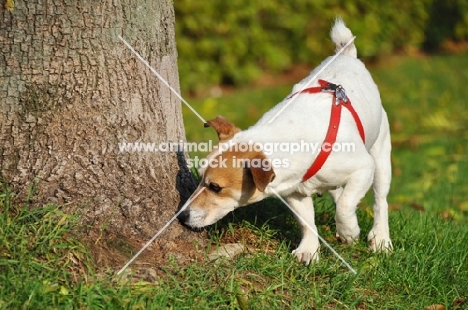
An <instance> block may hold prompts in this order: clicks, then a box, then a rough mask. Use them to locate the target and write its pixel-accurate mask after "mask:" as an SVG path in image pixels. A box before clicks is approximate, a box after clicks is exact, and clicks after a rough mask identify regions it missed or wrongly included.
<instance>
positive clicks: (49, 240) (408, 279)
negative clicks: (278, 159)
mask: <svg viewBox="0 0 468 310" xmlns="http://www.w3.org/2000/svg"><path fill="white" fill-rule="evenodd" d="M466 68H468V56H434V57H418V58H409V57H403V58H394V59H391V60H389V61H388V62H387V63H385V64H383V65H380V66H379V67H376V68H373V69H372V70H371V71H372V73H373V76H374V78H375V81H376V83H377V84H378V85H379V88H380V90H381V96H382V99H383V103H384V105H385V107H386V109H387V111H388V114H389V118H390V123H391V127H392V140H393V158H392V160H393V182H392V190H391V193H390V196H389V203H390V206H391V212H390V231H391V236H392V239H393V243H394V247H395V250H394V252H393V253H391V254H388V255H384V254H377V255H376V254H373V253H370V252H369V251H368V249H367V245H366V241H365V239H366V234H367V232H368V231H369V229H370V228H371V226H372V212H371V205H372V195H371V194H369V195H368V196H367V197H366V198H365V199H363V201H362V202H361V204H360V206H359V210H358V216H359V220H360V223H361V230H362V236H361V240H360V241H359V242H358V243H357V244H356V245H355V246H353V247H349V246H345V245H343V244H340V243H339V242H338V241H337V240H336V238H335V237H334V230H335V226H334V221H333V217H334V205H333V202H332V200H331V198H330V197H329V196H328V195H324V196H323V197H322V198H318V197H314V199H315V204H316V209H317V212H316V220H317V226H318V229H319V233H320V234H321V236H323V237H324V238H325V239H326V240H327V241H328V242H329V243H330V244H331V245H332V246H333V247H334V248H335V250H336V251H337V252H338V253H340V255H342V256H343V257H344V258H345V259H346V260H347V261H348V262H349V263H350V264H351V265H352V266H353V268H354V269H356V270H357V275H354V274H353V273H351V272H349V271H348V269H347V268H346V267H345V266H343V265H342V264H341V262H340V261H339V260H338V259H337V258H336V257H335V256H334V255H333V254H332V253H331V252H330V251H328V250H327V249H326V248H325V247H322V254H321V260H320V262H319V263H318V264H316V265H311V266H303V265H301V264H299V263H297V262H296V260H295V258H294V257H293V256H292V255H290V252H291V250H292V249H294V248H295V246H297V244H298V242H299V241H300V232H299V229H298V227H297V225H296V223H295V220H294V218H293V216H292V215H291V213H290V212H289V210H288V209H287V208H286V207H285V206H283V205H282V204H281V203H280V202H279V201H278V200H276V199H268V200H266V201H263V202H261V203H258V204H257V205H256V206H250V207H246V208H242V209H238V210H236V211H235V212H233V213H232V214H230V215H228V216H227V217H226V218H225V219H223V220H222V221H220V222H219V223H218V224H217V225H215V227H213V228H212V229H211V230H210V231H209V236H210V239H211V248H214V247H216V246H218V245H219V244H221V243H225V242H242V243H244V244H245V245H246V246H247V247H248V249H249V250H248V251H246V252H245V253H244V254H241V255H239V256H238V257H236V258H235V259H234V260H232V261H221V262H216V263H215V262H212V261H209V260H208V259H207V260H206V261H204V262H197V263H193V264H191V265H184V266H180V265H178V264H177V263H175V261H170V262H168V264H167V265H166V266H160V269H161V270H162V271H163V272H164V274H165V276H164V277H162V278H161V279H159V280H158V283H157V284H155V283H146V282H141V283H139V284H134V285H130V284H128V283H123V282H115V281H111V278H106V279H100V280H98V279H97V277H96V274H97V273H98V270H97V268H96V266H95V265H94V264H93V262H92V260H91V259H90V258H89V255H87V254H86V250H85V249H84V248H83V246H82V245H80V243H79V242H78V241H76V238H74V237H73V236H74V233H73V231H74V227H75V224H74V223H76V219H75V218H74V217H73V216H68V215H64V214H61V213H60V211H58V210H56V209H55V208H53V207H47V208H44V209H43V210H28V209H27V208H23V207H21V206H17V205H14V204H13V203H12V202H11V200H12V199H11V197H10V194H9V191H8V190H7V189H6V187H5V188H4V190H3V192H0V209H1V210H2V213H1V215H0V308H5V309H18V308H25V309H49V308H56V309H95V308H106V309H121V308H124V309H354V308H359V309H426V308H427V307H428V306H430V305H435V304H440V305H444V306H445V308H446V309H468V225H467V224H468V182H466V181H465V176H466V175H468V113H467V112H466V111H465V109H466V107H467V100H466V96H467V95H468V92H467V90H466V85H467V84H468V71H467V70H466ZM290 88H291V85H286V86H280V87H271V88H263V89H245V90H239V91H236V92H233V93H231V94H229V95H226V96H224V97H221V98H217V99H213V98H211V99H200V100H189V103H191V104H192V105H193V107H194V108H195V109H196V110H197V111H198V112H199V113H200V114H201V115H202V116H203V117H204V118H205V119H211V118H213V117H215V116H216V115H218V114H222V115H224V116H225V117H227V118H228V119H230V120H231V121H233V122H234V123H235V124H237V125H238V126H239V127H241V128H247V127H248V126H250V125H252V124H254V123H255V121H256V120H257V119H258V118H259V117H260V116H261V115H262V114H263V113H264V112H265V111H267V110H268V109H270V108H271V107H272V106H273V105H274V104H276V103H277V102H279V101H280V100H281V99H282V98H284V97H285V96H286V95H287V94H288V93H289V90H290ZM184 118H185V121H186V123H185V125H186V132H187V139H188V141H192V142H202V141H206V140H207V139H215V138H216V135H215V133H214V132H213V130H212V129H204V128H203V124H202V123H201V122H200V120H198V118H196V116H194V115H192V114H191V112H190V111H189V110H188V109H184ZM193 155H194V156H195V155H201V154H193ZM434 309H436V308H434ZM437 309H442V308H437Z"/></svg>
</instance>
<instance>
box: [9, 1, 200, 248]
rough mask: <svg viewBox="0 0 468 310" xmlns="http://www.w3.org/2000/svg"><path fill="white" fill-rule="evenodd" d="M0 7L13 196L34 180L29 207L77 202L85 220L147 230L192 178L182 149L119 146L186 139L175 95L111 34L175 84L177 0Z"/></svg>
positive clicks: (166, 215)
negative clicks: (134, 149) (178, 151)
mask: <svg viewBox="0 0 468 310" xmlns="http://www.w3.org/2000/svg"><path fill="white" fill-rule="evenodd" d="M2 2H4V1H2ZM8 2H10V3H11V2H12V1H8ZM0 16H1V17H0V18H1V21H0V44H1V46H0V49H1V51H2V53H1V55H0V79H1V80H0V168H1V176H2V178H3V179H6V181H7V182H8V183H9V184H10V185H11V186H12V187H13V188H14V190H15V191H16V192H17V193H18V197H23V198H29V199H30V198H31V197H30V196H31V195H30V193H31V191H32V188H33V189H34V203H35V204H37V205H40V204H43V203H54V204H58V205H59V206H62V207H63V208H66V209H67V210H77V209H78V210H80V211H81V213H82V215H83V218H84V222H85V223H86V224H87V225H88V226H89V227H91V228H96V229H98V230H104V229H106V230H107V231H111V232H114V233H115V234H117V235H121V236H124V237H127V238H131V237H132V236H133V237H134V236H138V237H139V238H141V237H144V238H147V237H149V236H152V235H154V233H155V232H156V231H157V230H158V229H159V228H160V227H162V226H163V225H164V224H165V223H166V222H167V220H168V219H170V218H171V217H172V216H173V215H174V213H175V212H176V210H177V206H178V205H179V203H180V200H181V198H182V199H184V198H185V199H186V198H187V197H186V196H187V195H189V194H190V192H191V191H192V190H193V189H194V186H195V184H194V181H193V178H192V176H191V174H190V172H189V171H188V170H187V169H186V168H185V167H184V166H183V161H184V156H183V154H182V155H180V154H179V157H177V156H176V154H175V153H170V152H120V150H119V146H118V144H119V143H121V142H136V141H140V142H154V143H156V144H158V143H163V142H177V141H180V140H184V139H185V132H184V128H183V122H182V113H181V104H180V101H179V100H178V98H177V97H176V96H174V95H173V94H172V93H171V92H170V90H169V89H168V88H167V87H166V86H165V85H164V84H163V83H161V82H160V81H159V80H158V79H157V77H156V76H154V75H153V73H151V71H150V70H148V69H147V68H146V67H145V66H144V65H143V64H142V63H141V62H140V61H139V60H138V59H137V58H136V57H135V56H134V55H133V54H132V53H131V52H130V51H129V50H128V49H127V47H126V46H125V45H124V44H123V43H122V42H121V41H120V40H119V38H118V35H121V36H122V37H123V38H125V39H126V40H127V41H128V42H129V43H130V44H131V45H132V46H133V47H134V48H135V50H137V51H138V52H139V53H140V54H141V55H142V57H144V58H145V59H146V60H147V61H148V62H149V64H150V65H151V66H152V67H153V68H154V69H155V70H156V71H158V72H159V73H160V74H161V75H162V76H163V77H164V78H165V79H166V80H167V81H168V82H169V84H170V85H172V86H173V87H174V88H175V89H177V90H178V89H179V79H178V72H177V51H176V45H175V34H174V10H173V3H172V2H171V1H167V0H158V1H156V0H151V1H150V0H147V1H145V0H105V1H92V0H85V1H74V0H60V1H59V0H45V1H44V0H42V1H41V0H28V1H16V4H15V6H14V7H13V8H12V7H8V6H6V7H3V3H2V8H1V9H0ZM178 158H179V161H178ZM176 187H178V189H179V192H180V191H182V193H179V192H178V190H177V189H176ZM182 233H185V231H184V230H183V229H182V228H181V226H180V225H172V226H171V228H170V229H168V231H167V232H166V233H165V234H164V235H163V237H164V238H167V239H174V238H176V237H177V236H179V235H180V234H182Z"/></svg>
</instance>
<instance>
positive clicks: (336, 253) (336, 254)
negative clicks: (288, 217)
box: [270, 187, 357, 274]
mask: <svg viewBox="0 0 468 310" xmlns="http://www.w3.org/2000/svg"><path fill="white" fill-rule="evenodd" d="M270 189H271V191H272V192H273V193H275V195H276V196H277V197H278V198H279V199H280V200H281V201H282V202H283V203H284V204H285V205H286V206H287V207H288V208H289V209H290V210H291V211H292V213H294V215H295V216H296V217H297V218H299V219H300V220H301V221H302V222H303V223H304V224H305V225H306V226H307V228H309V229H310V230H311V231H312V232H313V233H314V234H315V235H316V236H317V237H318V238H319V239H320V241H322V243H323V244H325V246H326V247H327V248H328V249H329V250H330V251H331V252H332V253H333V254H335V256H336V257H338V258H339V259H340V260H341V261H342V262H343V264H345V265H346V267H348V269H349V270H351V272H352V273H354V274H357V272H356V270H354V268H353V267H351V265H350V264H348V262H347V261H346V260H345V259H344V258H343V257H342V256H341V255H340V254H338V252H336V251H335V249H333V248H332V247H331V245H329V244H328V242H327V241H325V239H323V238H322V237H320V235H319V234H318V233H317V232H316V231H315V229H313V228H312V226H310V224H309V223H307V221H305V220H304V219H303V218H302V217H301V216H300V215H299V213H297V212H296V210H294V208H293V207H291V206H290V205H289V204H288V203H287V202H286V200H284V199H283V197H281V196H280V195H279V194H278V192H277V191H275V190H274V189H273V188H271V187H270Z"/></svg>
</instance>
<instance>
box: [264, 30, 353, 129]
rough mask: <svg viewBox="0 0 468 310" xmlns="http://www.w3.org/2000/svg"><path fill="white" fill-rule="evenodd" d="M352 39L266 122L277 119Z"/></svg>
mask: <svg viewBox="0 0 468 310" xmlns="http://www.w3.org/2000/svg"><path fill="white" fill-rule="evenodd" d="M354 39H356V36H354V37H352V38H351V40H349V41H348V43H346V45H345V46H343V47H342V48H341V49H340V50H339V51H338V53H336V54H335V55H334V56H333V57H332V58H331V59H330V61H329V62H327V63H326V64H325V65H324V66H323V67H322V69H320V70H319V72H317V73H316V74H315V75H314V76H313V77H312V78H311V79H310V80H309V81H308V82H307V83H306V84H305V85H304V87H302V89H301V90H299V91H298V92H296V94H295V95H294V96H292V98H291V99H289V101H288V102H287V103H286V104H285V105H284V106H283V107H282V108H281V110H279V111H278V113H276V114H275V116H273V118H272V119H271V120H269V121H268V124H270V123H271V122H273V121H274V120H275V119H276V118H277V117H278V115H280V114H281V113H282V112H283V111H284V109H286V108H287V107H288V106H289V105H290V104H291V103H292V102H293V101H294V100H295V99H296V98H297V96H299V95H300V94H301V92H302V91H303V90H304V89H306V88H307V87H309V84H310V83H312V81H313V80H315V79H316V78H317V76H318V75H319V74H320V73H322V72H323V70H325V69H326V68H327V67H328V66H329V65H330V64H331V63H332V62H333V61H334V60H335V59H336V57H338V56H339V55H340V54H341V52H343V50H344V49H345V48H347V47H348V45H350V44H351V43H352V42H353V41H354Z"/></svg>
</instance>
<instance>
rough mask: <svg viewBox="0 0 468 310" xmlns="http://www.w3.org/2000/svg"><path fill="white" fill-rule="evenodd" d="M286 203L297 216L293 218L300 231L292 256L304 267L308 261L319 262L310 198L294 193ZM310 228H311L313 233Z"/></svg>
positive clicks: (317, 242) (317, 240)
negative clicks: (299, 240)
mask: <svg viewBox="0 0 468 310" xmlns="http://www.w3.org/2000/svg"><path fill="white" fill-rule="evenodd" d="M286 201H287V202H288V204H289V205H290V206H291V207H292V208H293V209H294V211H296V213H297V214H298V215H299V216H296V215H295V217H296V219H297V221H298V222H299V224H300V226H301V229H302V240H301V243H300V244H299V246H298V247H297V249H295V250H294V251H293V252H292V254H294V255H295V256H296V257H297V259H298V260H299V261H300V262H303V263H304V264H306V265H308V264H309V263H310V261H314V262H317V261H318V260H319V239H318V234H317V227H316V226H315V218H314V203H313V201H312V197H310V196H304V195H301V194H298V193H295V194H292V195H291V196H289V197H287V198H286ZM305 223H307V224H308V225H306V224H305ZM310 228H312V229H313V231H312V230H311V229H310Z"/></svg>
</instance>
